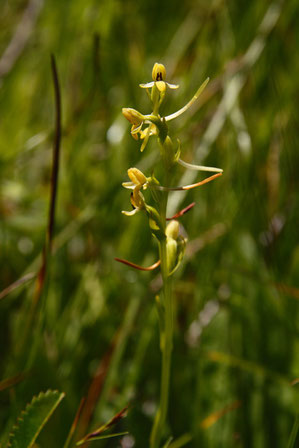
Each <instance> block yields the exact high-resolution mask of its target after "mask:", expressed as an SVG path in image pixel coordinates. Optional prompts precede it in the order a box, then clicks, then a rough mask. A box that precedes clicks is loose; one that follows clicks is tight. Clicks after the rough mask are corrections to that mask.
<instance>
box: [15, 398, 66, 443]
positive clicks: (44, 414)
mask: <svg viewBox="0 0 299 448" xmlns="http://www.w3.org/2000/svg"><path fill="white" fill-rule="evenodd" d="M64 395H65V394H64V393H60V392H58V391H53V390H48V391H47V392H41V393H40V394H39V395H38V396H37V397H33V399H32V401H31V403H29V404H28V405H27V406H26V409H25V410H24V411H22V413H21V415H20V417H19V418H18V421H17V423H16V425H15V426H14V427H13V429H12V432H11V434H10V438H9V443H8V446H7V447H8V448H31V447H32V445H33V444H34V442H35V440H36V438H37V436H38V435H39V433H40V432H41V430H42V428H43V427H44V426H45V424H46V423H47V421H48V420H49V418H50V417H51V415H52V414H53V412H54V411H55V409H56V408H57V406H58V405H59V403H60V402H61V400H62V399H63V398H64Z"/></svg>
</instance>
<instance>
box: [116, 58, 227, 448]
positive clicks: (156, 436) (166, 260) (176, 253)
mask: <svg viewBox="0 0 299 448" xmlns="http://www.w3.org/2000/svg"><path fill="white" fill-rule="evenodd" d="M152 78H153V81H151V82H148V83H146V84H140V87H141V88H143V89H146V92H147V94H148V97H149V99H150V101H151V103H152V112H151V113H150V114H142V113H140V112H139V111H137V110H135V109H132V108H123V110H122V112H123V115H124V116H125V118H126V119H127V120H128V121H129V122H130V123H131V125H132V126H131V135H132V137H133V138H134V139H135V140H139V139H140V140H141V147H140V151H141V152H142V151H144V149H145V147H146V145H147V143H148V141H149V139H150V138H151V137H152V136H154V137H155V138H156V140H157V143H158V147H159V149H160V155H161V160H162V164H163V179H162V180H163V185H161V183H160V181H159V180H158V179H157V178H156V177H155V176H154V174H152V175H151V176H149V177H147V176H146V175H145V174H144V173H142V172H141V171H140V170H139V169H138V168H136V167H134V168H130V169H129V170H128V177H129V179H130V181H129V182H124V183H123V186H124V187H125V188H127V189H130V190H132V191H131V197H130V200H131V205H132V208H133V209H132V210H131V211H123V212H122V213H123V214H124V215H126V216H132V215H135V214H136V213H138V212H145V213H146V214H147V216H148V220H149V227H150V229H151V233H152V234H153V236H154V238H155V239H156V241H157V242H158V247H159V259H158V261H157V262H155V263H154V264H153V265H152V266H149V267H142V266H139V265H137V264H135V263H133V262H131V261H128V260H124V259H120V258H117V259H116V260H117V261H119V262H122V263H125V264H126V265H128V266H130V267H132V268H135V269H139V270H146V271H148V270H154V269H156V268H158V267H160V270H161V275H162V280H163V288H162V294H161V297H160V296H157V297H156V305H157V308H158V315H159V320H160V322H159V323H160V348H161V352H162V373H161V388H160V404H159V407H158V410H157V413H156V415H155V419H154V423H153V428H152V431H151V435H150V448H159V447H160V445H161V442H162V438H163V437H164V435H165V434H164V433H165V424H166V419H167V410H168V396H169V380H170V368H171V353H172V340H173V294H172V277H173V274H174V272H175V271H176V270H177V268H178V267H179V265H180V263H181V262H182V259H183V256H184V252H185V247H186V242H187V240H186V238H185V237H184V236H183V235H182V234H181V233H180V225H179V222H178V219H179V217H180V216H182V215H183V214H184V213H186V212H187V211H188V210H190V208H192V207H193V205H194V203H192V204H190V205H189V206H188V207H186V208H185V209H183V210H181V211H179V212H177V213H176V214H175V215H174V216H172V217H171V218H168V217H167V215H166V211H167V201H168V195H169V193H170V192H172V191H178V190H182V191H183V190H190V189H192V188H195V187H198V186H201V185H204V184H206V183H208V182H210V181H212V180H214V179H216V178H217V177H219V176H221V174H222V169H220V168H214V167H206V166H198V165H192V164H189V163H187V162H185V161H183V160H182V159H181V158H180V156H181V144H180V141H179V140H178V141H177V145H176V144H175V143H174V141H173V139H172V138H171V136H170V135H169V128H168V122H169V121H171V120H173V119H175V118H177V117H179V116H180V115H181V114H182V113H184V112H185V111H186V110H187V109H189V108H190V106H192V104H193V103H194V102H195V101H196V99H197V98H198V97H199V95H200V94H201V92H202V91H203V90H204V88H205V87H206V85H207V83H208V81H209V78H207V79H206V80H205V81H204V82H203V83H202V85H201V86H200V87H199V89H198V90H197V92H196V93H195V95H194V96H193V98H192V99H191V100H190V101H189V102H188V103H187V104H186V105H185V106H184V107H182V108H181V109H179V110H178V111H177V112H175V113H173V114H171V115H168V116H166V117H163V116H161V115H160V113H159V110H160V106H161V104H162V102H163V101H164V98H165V95H166V91H167V89H177V88H178V87H179V86H178V85H174V84H170V83H168V82H166V69H165V67H164V65H163V64H160V63H155V64H154V67H153V70H152ZM176 164H180V165H182V166H183V167H185V168H187V169H192V170H198V171H208V172H212V173H215V174H213V175H211V176H209V177H207V178H206V179H204V180H201V181H200V182H197V183H195V184H192V185H185V186H172V182H171V181H172V179H171V177H172V170H173V168H174V167H175V165H176ZM145 190H148V191H149V192H150V193H151V197H152V199H153V201H152V202H153V204H154V205H150V204H149V203H148V199H146V198H145V195H144V194H143V192H144V191H145ZM168 443H169V442H168ZM168 443H167V446H168ZM165 446H166V445H165Z"/></svg>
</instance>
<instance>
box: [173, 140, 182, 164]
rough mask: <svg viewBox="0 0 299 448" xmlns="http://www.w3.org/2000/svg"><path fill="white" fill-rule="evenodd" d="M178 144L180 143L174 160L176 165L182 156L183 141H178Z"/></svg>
mask: <svg viewBox="0 0 299 448" xmlns="http://www.w3.org/2000/svg"><path fill="white" fill-rule="evenodd" d="M177 142H178V149H177V150H176V152H175V154H174V158H173V161H174V163H177V161H178V160H179V158H180V155H181V141H180V140H179V139H177Z"/></svg>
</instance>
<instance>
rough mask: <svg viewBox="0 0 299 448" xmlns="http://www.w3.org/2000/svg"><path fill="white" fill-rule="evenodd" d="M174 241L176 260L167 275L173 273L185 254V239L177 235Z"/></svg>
mask: <svg viewBox="0 0 299 448" xmlns="http://www.w3.org/2000/svg"><path fill="white" fill-rule="evenodd" d="M176 243H177V251H176V260H175V263H174V267H173V269H172V270H170V271H169V274H168V275H169V276H170V275H172V274H174V273H175V271H176V270H177V269H178V267H179V266H180V264H181V263H182V261H183V258H184V255H185V250H186V243H187V240H186V238H184V237H183V236H181V235H179V237H178V239H177V241H176Z"/></svg>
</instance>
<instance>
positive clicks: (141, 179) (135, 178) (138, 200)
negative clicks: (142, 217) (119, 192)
mask: <svg viewBox="0 0 299 448" xmlns="http://www.w3.org/2000/svg"><path fill="white" fill-rule="evenodd" d="M128 176H129V179H130V181H131V182H123V184H122V185H123V187H125V188H128V189H131V190H133V191H132V193H131V198H130V199H131V204H132V207H133V210H132V211H130V212H127V211H122V213H123V214H124V215H126V216H132V215H135V214H136V213H137V212H139V210H141V209H143V208H144V207H145V200H144V197H143V194H142V193H141V191H140V190H141V189H143V190H145V189H146V188H147V185H148V179H147V178H146V177H145V175H144V174H143V173H142V171H140V170H139V169H138V168H130V169H128Z"/></svg>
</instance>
